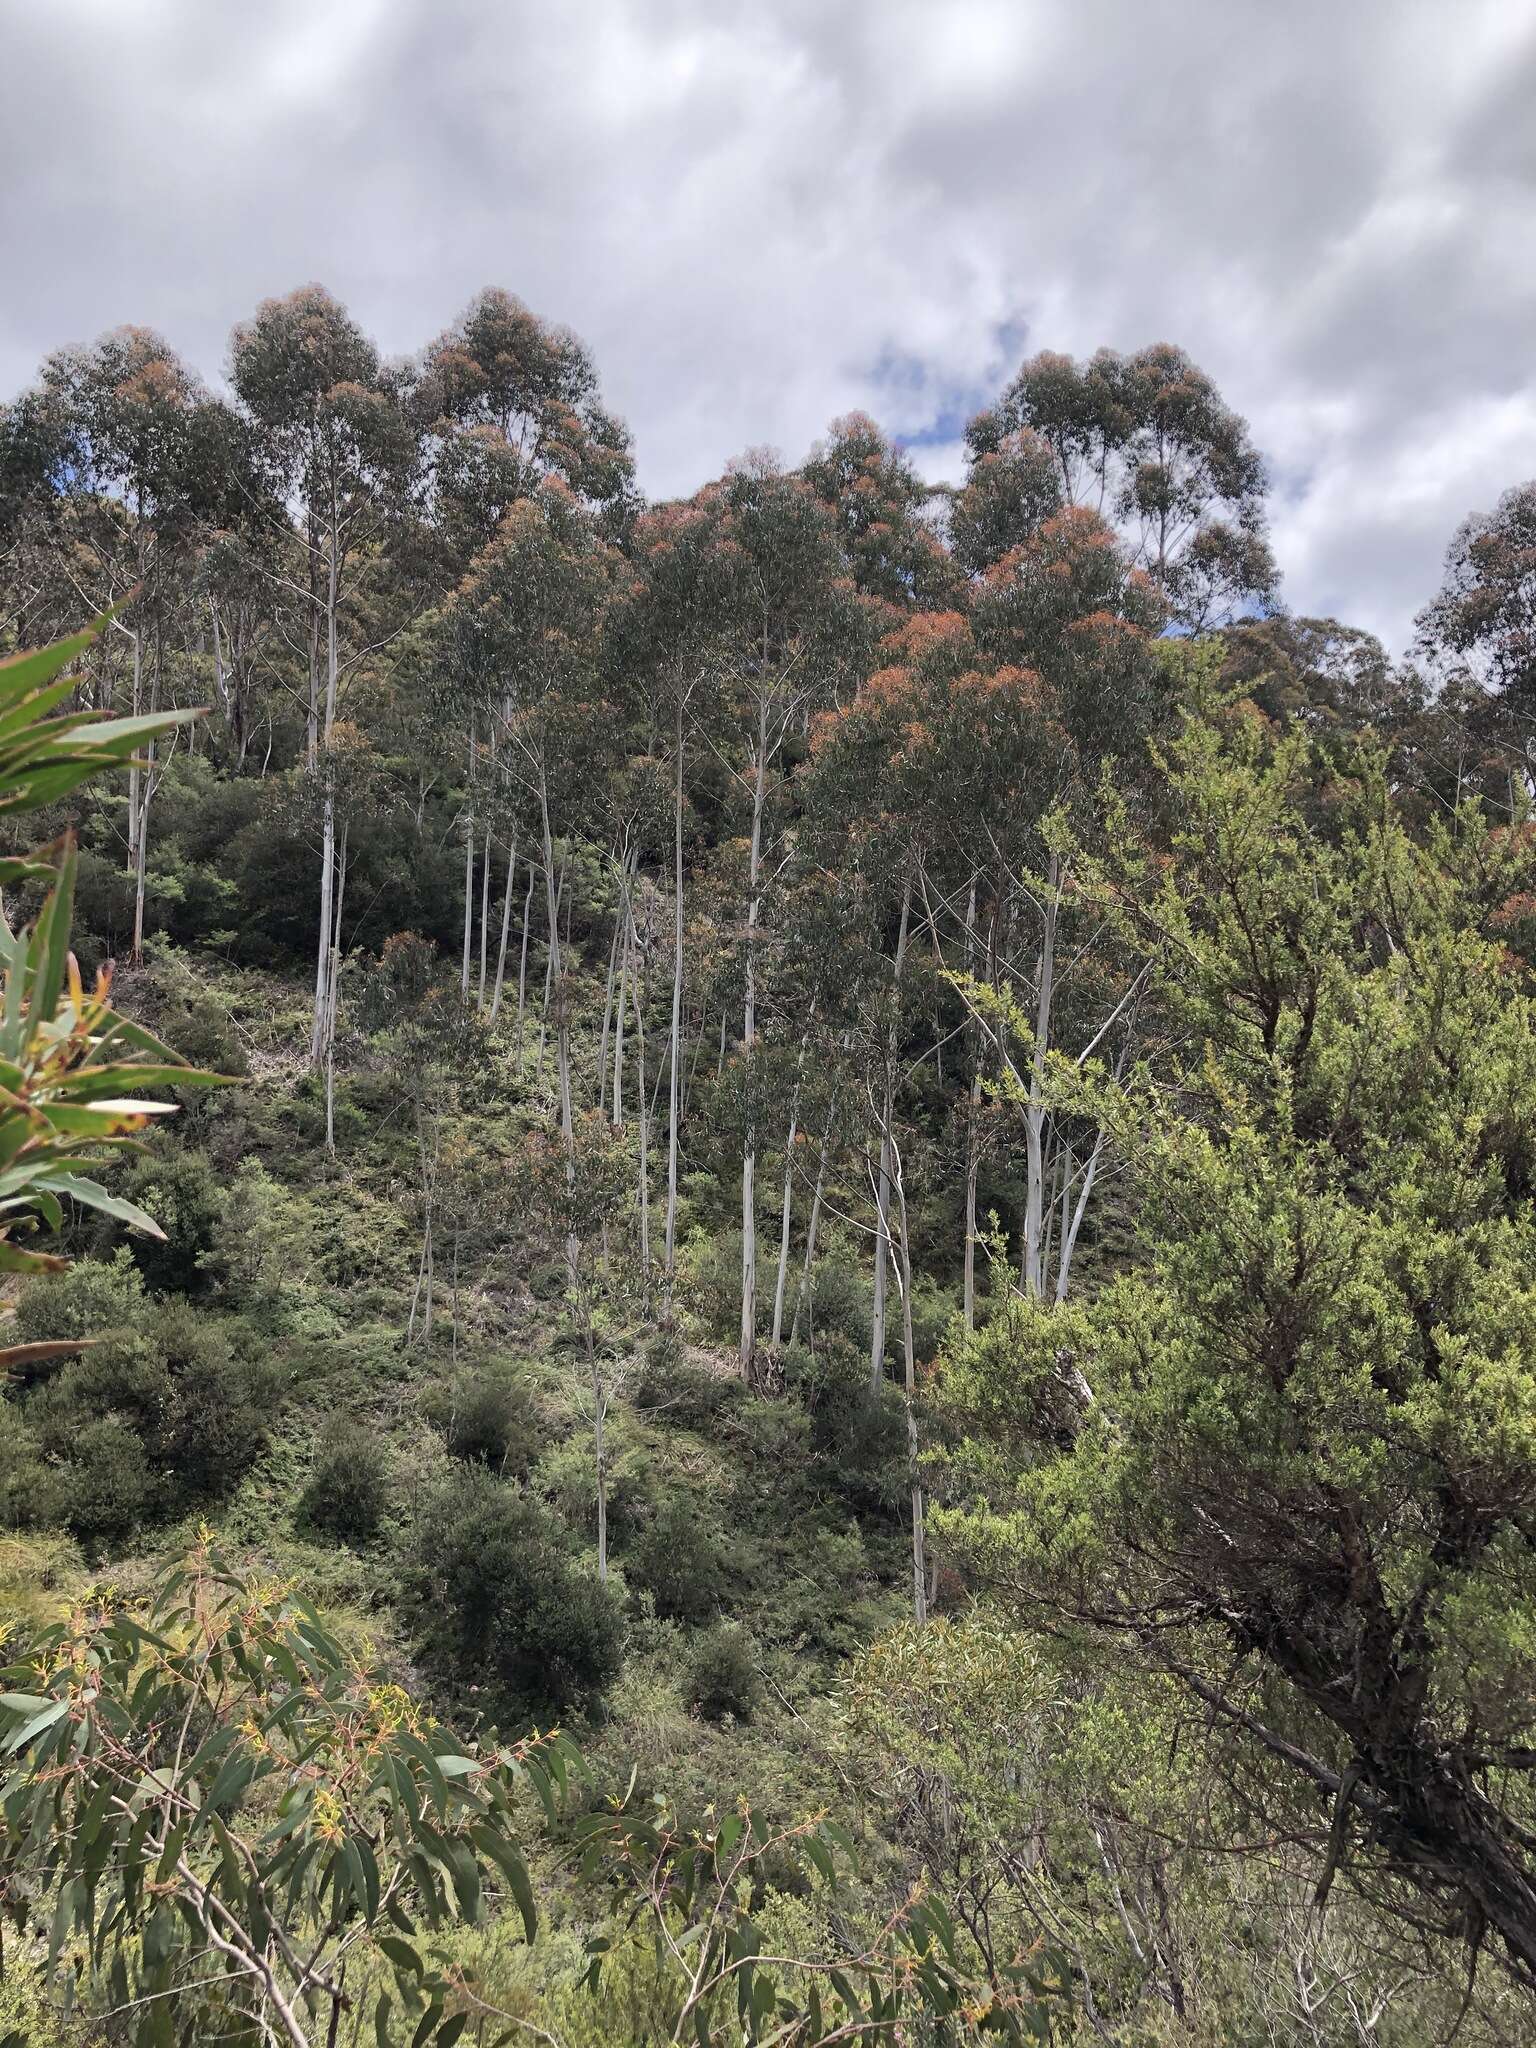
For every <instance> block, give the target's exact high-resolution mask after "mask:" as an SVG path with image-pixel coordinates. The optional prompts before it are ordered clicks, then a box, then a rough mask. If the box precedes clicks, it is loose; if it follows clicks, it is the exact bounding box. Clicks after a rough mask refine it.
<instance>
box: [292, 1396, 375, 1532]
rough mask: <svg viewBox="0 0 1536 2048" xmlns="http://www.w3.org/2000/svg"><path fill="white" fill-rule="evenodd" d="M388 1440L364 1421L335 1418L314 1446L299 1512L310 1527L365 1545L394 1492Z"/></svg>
mask: <svg viewBox="0 0 1536 2048" xmlns="http://www.w3.org/2000/svg"><path fill="white" fill-rule="evenodd" d="M388 1475H389V1467H388V1458H387V1456H386V1453H385V1449H384V1445H383V1444H382V1443H381V1442H380V1440H379V1438H378V1437H377V1436H375V1435H374V1433H373V1431H372V1430H370V1429H366V1428H364V1427H363V1425H362V1424H361V1423H357V1422H353V1421H350V1420H347V1419H344V1418H343V1419H341V1420H338V1421H337V1422H334V1423H332V1424H330V1425H329V1426H328V1427H327V1429H326V1431H325V1434H324V1435H323V1436H322V1437H321V1439H320V1443H319V1446H318V1448H317V1450H316V1452H315V1462H314V1465H313V1467H312V1468H311V1471H310V1475H309V1483H308V1485H307V1486H306V1487H305V1488H304V1491H303V1493H302V1494H301V1495H300V1497H299V1514H300V1517H301V1519H302V1520H303V1521H304V1522H305V1523H306V1524H307V1525H308V1526H309V1527H310V1528H311V1529H315V1530H319V1531H320V1532H322V1533H323V1534H325V1535H327V1536H332V1537H334V1538H335V1539H336V1540H337V1542H339V1543H349V1544H351V1546H352V1547H353V1549H354V1550H360V1549H361V1548H362V1547H363V1546H364V1545H365V1544H368V1543H371V1542H372V1541H373V1539H374V1538H375V1537H376V1536H377V1535H378V1533H379V1529H380V1527H381V1525H382V1523H383V1520H384V1508H385V1504H386V1502H387V1500H388V1497H389V1476H388Z"/></svg>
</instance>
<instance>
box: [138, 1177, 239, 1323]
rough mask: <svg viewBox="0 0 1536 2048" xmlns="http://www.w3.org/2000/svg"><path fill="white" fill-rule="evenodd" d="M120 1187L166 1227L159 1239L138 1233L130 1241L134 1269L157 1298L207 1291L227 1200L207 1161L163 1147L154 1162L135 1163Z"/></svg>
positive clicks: (217, 1178)
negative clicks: (141, 1275)
mask: <svg viewBox="0 0 1536 2048" xmlns="http://www.w3.org/2000/svg"><path fill="white" fill-rule="evenodd" d="M123 1187H124V1191H125V1193H126V1194H127V1195H128V1197H129V1198H130V1200H132V1201H134V1202H136V1203H138V1204H141V1205H142V1206H143V1207H144V1208H145V1209H147V1210H148V1211H149V1212H150V1213H151V1214H152V1215H154V1216H155V1217H156V1218H157V1219H159V1221H160V1222H161V1224H162V1225H163V1228H164V1235H163V1236H161V1237H147V1236H145V1235H143V1234H142V1233H140V1234H138V1235H135V1236H134V1237H133V1238H131V1239H130V1241H129V1249H130V1250H131V1251H132V1253H133V1261H134V1264H135V1265H136V1266H137V1267H138V1269H139V1271H140V1272H141V1273H142V1274H143V1275H144V1278H145V1281H146V1282H147V1284H148V1285H149V1286H150V1287H151V1288H152V1289H153V1290H154V1292H155V1293H156V1294H181V1295H195V1294H202V1293H204V1292H206V1290H207V1289H208V1287H209V1286H210V1285H211V1275H210V1273H209V1271H208V1267H209V1261H210V1254H211V1252H212V1250H213V1247H214V1245H215V1243H216V1242H217V1241H218V1237H219V1225H220V1222H221V1220H222V1216H223V1210H224V1199H225V1198H224V1189H223V1186H222V1184H221V1182H220V1180H219V1177H218V1176H217V1175H216V1174H215V1172H214V1170H213V1168H212V1166H211V1165H210V1164H209V1162H208V1160H207V1158H206V1157H205V1156H204V1155H203V1154H202V1153H201V1152H195V1151H190V1150H187V1149H185V1148H176V1149H172V1148H170V1147H164V1148H162V1149H161V1150H160V1151H158V1152H156V1153H155V1155H154V1157H153V1158H148V1159H141V1160H137V1161H136V1162H135V1163H134V1165H133V1167H132V1168H131V1169H130V1170H129V1172H128V1173H127V1174H126V1175H125V1176H124V1179H123Z"/></svg>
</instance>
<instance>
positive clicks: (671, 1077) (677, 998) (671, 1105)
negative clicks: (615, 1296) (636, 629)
mask: <svg viewBox="0 0 1536 2048" xmlns="http://www.w3.org/2000/svg"><path fill="white" fill-rule="evenodd" d="M673 743H674V750H675V761H676V769H675V774H674V777H673V788H672V1033H671V1037H670V1039H669V1040H668V1053H667V1057H668V1072H667V1236H666V1270H665V1272H664V1274H663V1276H662V1283H661V1284H662V1317H663V1320H664V1321H665V1322H667V1323H670V1322H671V1320H672V1291H673V1288H674V1286H675V1284H676V1279H677V1155H678V1130H679V1125H680V1124H681V1122H682V1094H681V1087H680V1074H679V1069H680V1066H681V1063H682V1034H683V700H682V697H681V696H679V697H678V700H677V731H676V733H675V734H674V742H673Z"/></svg>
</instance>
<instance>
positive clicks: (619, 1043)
mask: <svg viewBox="0 0 1536 2048" xmlns="http://www.w3.org/2000/svg"><path fill="white" fill-rule="evenodd" d="M629 934H630V917H629V863H628V862H627V861H626V862H625V865H624V869H623V872H622V873H621V874H620V876H619V986H618V995H619V1007H618V1012H617V1014H616V1016H615V1018H614V1027H613V1115H612V1117H611V1118H610V1119H609V1121H610V1122H611V1123H612V1125H613V1127H614V1129H615V1130H617V1131H622V1130H623V1128H624V1028H625V1023H626V1020H627V1016H628V1010H627V1007H626V1006H627V1004H628V1000H629V994H628V992H629Z"/></svg>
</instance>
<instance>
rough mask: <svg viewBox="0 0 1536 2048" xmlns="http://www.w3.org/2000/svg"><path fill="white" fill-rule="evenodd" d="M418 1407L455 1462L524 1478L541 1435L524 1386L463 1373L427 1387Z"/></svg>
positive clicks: (492, 1376)
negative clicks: (489, 1467)
mask: <svg viewBox="0 0 1536 2048" xmlns="http://www.w3.org/2000/svg"><path fill="white" fill-rule="evenodd" d="M422 1407H423V1410H424V1411H425V1414H426V1417H427V1420H428V1421H429V1422H430V1423H431V1424H432V1426H433V1428H434V1429H436V1430H437V1431H438V1432H439V1434H440V1435H441V1437H442V1439H443V1442H444V1444H445V1445H446V1446H447V1448H448V1450H449V1451H450V1452H451V1454H452V1455H453V1456H454V1457H455V1458H463V1459H465V1460H467V1461H468V1462H471V1463H475V1464H481V1465H492V1466H494V1467H495V1468H496V1470H497V1471H498V1472H501V1473H506V1472H515V1473H516V1474H517V1475H518V1477H519V1478H526V1476H527V1474H528V1471H529V1469H530V1467H531V1466H532V1464H533V1462H534V1460H535V1458H536V1457H537V1456H538V1453H539V1450H540V1448H541V1441H542V1438H543V1434H544V1431H543V1425H542V1421H541V1418H540V1415H539V1411H538V1406H537V1404H536V1402H535V1401H534V1399H533V1396H532V1394H531V1393H530V1391H529V1389H528V1387H527V1386H526V1385H524V1384H522V1383H520V1382H519V1381H517V1380H514V1379H512V1378H509V1377H508V1376H507V1375H505V1374H498V1373H494V1372H477V1373H467V1374H463V1375H461V1376H460V1377H459V1378H458V1379H456V1380H451V1381H445V1382H444V1383H443V1384H442V1385H440V1386H436V1387H432V1388H430V1389H429V1390H428V1392H427V1395H426V1397H425V1399H424V1400H423V1402H422Z"/></svg>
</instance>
